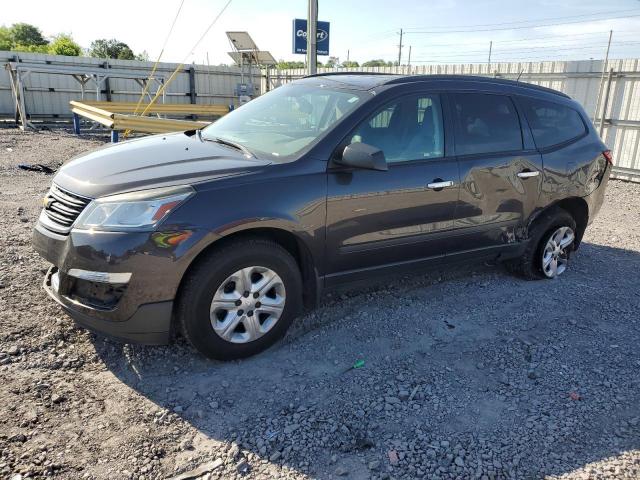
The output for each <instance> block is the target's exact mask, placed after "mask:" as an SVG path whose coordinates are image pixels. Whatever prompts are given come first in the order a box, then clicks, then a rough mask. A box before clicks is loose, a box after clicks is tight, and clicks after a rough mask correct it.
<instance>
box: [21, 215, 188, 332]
mask: <svg viewBox="0 0 640 480" xmlns="http://www.w3.org/2000/svg"><path fill="white" fill-rule="evenodd" d="M159 234H160V235H159ZM167 235H171V234H170V233H162V232H131V233H113V232H87V231H75V230H72V231H71V232H70V233H69V234H68V235H59V234H56V233H54V232H51V231H49V230H47V229H46V228H45V227H44V226H43V225H41V224H40V223H38V224H36V228H35V230H34V233H33V245H34V248H35V249H36V250H37V251H38V253H39V254H40V255H41V256H42V257H44V258H45V259H46V260H47V261H49V262H50V263H51V264H53V266H52V267H51V268H50V269H49V271H48V272H47V275H46V277H45V280H44V288H45V290H46V291H47V293H48V294H49V295H50V296H51V297H52V298H53V299H54V300H55V301H56V302H58V303H59V304H60V305H61V306H62V307H63V308H64V309H65V311H66V312H67V313H68V314H69V316H70V317H71V318H73V319H74V320H75V321H76V322H77V323H78V324H79V325H81V326H83V327H85V328H87V329H89V330H92V331H94V332H97V333H101V334H104V335H106V336H109V337H112V338H115V339H118V340H121V341H124V342H131V343H143V344H154V345H158V344H166V343H168V341H169V339H170V333H171V317H172V311H173V300H174V298H175V296H176V293H177V289H178V286H179V284H180V280H181V279H182V276H183V274H184V272H185V270H186V268H187V266H188V264H189V261H190V258H191V257H190V256H189V255H190V254H191V253H192V252H190V251H189V247H190V245H192V243H191V242H190V241H186V242H184V243H181V244H179V245H174V244H171V243H167V242H166V241H165V240H166V238H167ZM193 236H194V237H195V235H193ZM190 239H191V238H190V237H189V240H190ZM74 272H82V274H81V275H80V277H84V278H78V274H77V273H76V274H75V275H76V276H75V277H74V276H72V275H69V273H72V274H73V273H74ZM100 272H105V273H108V275H104V274H102V275H95V276H91V275H87V273H95V274H98V273H100ZM126 274H130V276H129V275H126ZM129 277H130V278H129ZM113 278H115V279H128V281H127V282H126V283H121V284H110V283H107V281H105V279H106V280H109V279H113ZM94 280H95V281H94Z"/></svg>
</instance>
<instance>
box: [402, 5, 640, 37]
mask: <svg viewBox="0 0 640 480" xmlns="http://www.w3.org/2000/svg"><path fill="white" fill-rule="evenodd" d="M628 12H638V9H637V8H629V9H626V10H615V11H611V10H607V11H603V12H593V13H583V14H580V15H569V16H565V17H545V18H537V19H534V20H518V21H513V22H499V23H476V24H472V25H448V26H442V27H437V26H435V27H434V28H443V29H449V28H474V27H495V26H501V25H518V24H521V23H535V22H547V21H555V20H567V19H572V18H583V17H593V16H597V15H611V14H618V13H628ZM586 21H592V20H586ZM411 30H419V29H418V28H417V27H416V28H407V29H406V31H407V32H409V33H411Z"/></svg>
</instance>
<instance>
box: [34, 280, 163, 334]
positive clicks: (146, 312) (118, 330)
mask: <svg viewBox="0 0 640 480" xmlns="http://www.w3.org/2000/svg"><path fill="white" fill-rule="evenodd" d="M58 273H59V272H58V267H51V268H49V271H48V272H47V274H46V276H45V279H44V289H45V291H46V292H47V293H48V294H49V296H50V297H51V298H53V299H54V300H55V301H56V302H58V304H59V305H61V306H62V308H64V310H65V312H67V314H68V315H69V316H70V317H71V318H72V319H73V320H74V321H75V322H76V323H77V324H78V325H80V326H81V327H84V328H86V329H87V330H91V331H92V332H94V333H98V334H101V335H105V336H107V337H110V338H113V339H115V340H119V341H121V342H125V343H141V344H144V345H166V344H167V343H169V338H170V333H171V312H172V311H173V302H171V301H167V302H157V303H147V304H143V305H140V306H139V307H138V309H137V310H136V312H135V313H134V314H133V315H132V316H131V317H130V318H129V319H127V320H124V321H119V322H114V321H111V320H105V319H104V318H102V315H101V314H100V313H101V311H100V310H98V309H93V310H92V309H90V308H89V307H87V306H85V305H82V304H79V303H76V302H73V301H72V300H70V299H68V298H66V297H64V296H62V295H60V294H59V292H58V291H57V289H56V286H55V283H56V282H53V281H52V279H53V277H54V275H58Z"/></svg>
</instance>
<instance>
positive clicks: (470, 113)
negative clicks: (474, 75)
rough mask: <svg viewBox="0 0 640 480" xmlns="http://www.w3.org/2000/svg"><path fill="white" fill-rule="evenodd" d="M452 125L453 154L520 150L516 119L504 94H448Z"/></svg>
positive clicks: (509, 100)
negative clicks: (453, 125)
mask: <svg viewBox="0 0 640 480" xmlns="http://www.w3.org/2000/svg"><path fill="white" fill-rule="evenodd" d="M452 98H453V110H454V117H455V122H456V135H455V142H456V153H458V155H468V154H474V153H498V152H508V151H514V150H522V131H521V129H520V119H519V118H518V113H517V112H516V109H515V106H514V105H513V102H512V101H511V99H510V98H509V97H507V96H504V95H492V94H482V93H458V94H454V95H452Z"/></svg>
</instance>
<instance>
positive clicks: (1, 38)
mask: <svg viewBox="0 0 640 480" xmlns="http://www.w3.org/2000/svg"><path fill="white" fill-rule="evenodd" d="M12 46H13V39H12V38H11V31H10V30H9V29H8V28H7V27H5V26H1V27H0V50H11V47H12Z"/></svg>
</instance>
